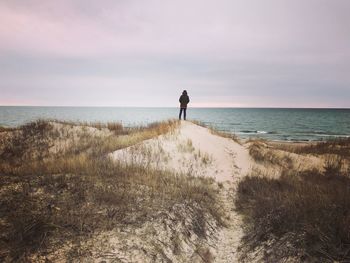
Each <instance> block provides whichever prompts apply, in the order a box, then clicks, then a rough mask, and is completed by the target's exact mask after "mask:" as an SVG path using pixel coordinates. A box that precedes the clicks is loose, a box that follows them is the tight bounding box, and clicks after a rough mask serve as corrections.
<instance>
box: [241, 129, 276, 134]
mask: <svg viewBox="0 0 350 263" xmlns="http://www.w3.org/2000/svg"><path fill="white" fill-rule="evenodd" d="M239 133H241V134H277V132H274V131H255V130H242V131H239Z"/></svg>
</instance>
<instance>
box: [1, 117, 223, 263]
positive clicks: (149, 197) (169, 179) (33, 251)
mask: <svg viewBox="0 0 350 263" xmlns="http://www.w3.org/2000/svg"><path fill="white" fill-rule="evenodd" d="M57 123H59V124H60V125H61V126H60V125H57ZM178 124H179V123H178V122H177V121H166V122H159V123H154V124H151V125H149V126H147V127H136V128H123V127H122V126H121V125H120V124H118V123H116V124H98V125H96V124H93V125H91V126H90V125H89V124H84V125H82V124H81V123H66V122H53V121H42V120H39V121H36V122H32V123H29V124H26V125H23V126H21V127H20V128H19V129H18V130H16V131H15V132H14V133H13V134H12V136H11V137H10V138H7V140H6V141H1V142H2V145H1V148H0V159H1V162H0V174H1V177H0V180H1V182H0V185H1V187H0V207H1V209H0V232H1V233H2V234H1V236H0V248H1V249H0V259H1V260H5V261H6V260H7V261H31V260H33V257H34V255H46V254H50V253H52V252H53V251H55V250H57V248H61V247H63V246H67V244H69V246H68V247H69V249H68V252H69V253H66V255H69V256H70V260H77V259H79V258H80V257H81V256H84V255H86V253H89V250H88V249H87V248H85V249H84V247H82V245H81V243H82V241H83V240H86V239H88V238H92V237H93V236H94V234H96V233H100V232H103V231H109V230H113V229H115V228H123V227H125V226H129V227H130V226H132V227H135V228H137V227H140V226H141V225H143V224H144V223H145V222H151V221H153V220H155V219H156V218H157V217H160V216H164V215H167V214H168V213H169V211H171V210H172V209H174V207H176V205H178V204H181V205H183V206H185V209H186V211H187V212H186V213H177V214H176V218H175V219H174V220H177V221H178V222H181V221H183V220H185V218H186V217H188V215H189V214H193V215H194V217H193V218H192V224H191V225H190V227H189V229H188V231H192V232H193V233H195V234H196V235H197V236H198V237H201V238H203V239H205V237H206V235H207V225H206V222H205V220H206V215H208V216H209V217H211V218H213V219H214V220H215V221H216V222H217V223H218V224H221V223H222V210H221V208H220V206H219V203H218V198H217V187H216V184H215V183H214V182H213V180H212V179H205V178H196V177H192V176H185V175H176V176H175V175H174V174H172V173H171V172H166V171H156V170H153V169H150V168H145V167H140V166H137V165H119V164H118V163H115V162H113V161H112V160H111V159H110V158H109V157H108V153H110V152H111V151H114V150H117V149H120V148H124V147H127V146H130V145H135V144H137V143H139V142H142V141H143V140H147V139H150V138H154V137H156V136H158V135H160V134H165V133H171V132H174V130H175V129H176V127H177V126H178ZM72 126H74V127H78V128H77V129H76V130H74V129H72ZM84 127H87V128H88V129H84ZM91 128H92V129H91ZM97 130H99V131H103V132H102V133H99V132H98V131H97ZM57 149H58V150H57ZM189 211H195V212H194V213H190V212H189ZM174 242H175V243H176V239H174ZM174 245H176V244H174ZM169 246H172V244H169ZM66 252H67V251H66Z"/></svg>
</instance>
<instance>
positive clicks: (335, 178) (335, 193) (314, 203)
mask: <svg viewBox="0 0 350 263" xmlns="http://www.w3.org/2000/svg"><path fill="white" fill-rule="evenodd" d="M324 171H325V172H323V173H321V172H319V171H304V172H297V171H293V170H285V171H284V172H282V174H281V176H280V178H278V179H272V178H268V177H266V176H260V175H252V176H249V177H246V178H244V179H243V180H242V181H241V182H240V184H239V186H238V192H237V198H236V200H235V204H236V207H237V209H238V211H239V212H241V213H242V214H243V215H244V216H245V222H246V228H245V237H244V243H243V246H242V249H243V251H244V252H246V253H247V252H250V251H254V250H256V249H259V248H261V247H263V246H264V247H265V249H266V251H267V252H266V253H265V259H264V260H265V261H267V262H285V261H286V260H288V259H291V258H296V259H297V260H298V261H303V262H349V261H350V171H345V172H341V171H342V169H341V162H339V161H337V160H329V161H328V162H326V167H325V169H324ZM242 260H244V258H242ZM246 260H247V259H246ZM248 261H249V260H248Z"/></svg>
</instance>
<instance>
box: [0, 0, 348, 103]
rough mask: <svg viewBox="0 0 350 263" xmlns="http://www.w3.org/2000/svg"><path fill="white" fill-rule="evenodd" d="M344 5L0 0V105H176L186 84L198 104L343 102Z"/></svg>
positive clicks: (315, 0)
mask: <svg viewBox="0 0 350 263" xmlns="http://www.w3.org/2000/svg"><path fill="white" fill-rule="evenodd" d="M349 8H350V2H349V1H347V0H334V1H328V0H308V1H304V0H265V1H260V0H248V1H247V0H235V1H232V0H220V1H213V0H202V1H199V0H190V1H188V0H187V1H185V0H179V1H164V0H163V1H161V0H149V1H140V0H121V1H112V0H110V1H87V0H84V1H83V0H76V1H68V0H61V1H39V0H29V1H25V2H23V1H18V0H4V1H2V2H1V3H0V17H1V21H2V23H0V39H1V41H0V77H1V79H2V82H1V83H0V90H1V93H2V98H0V104H6V103H7V102H6V101H16V98H18V101H19V102H21V103H23V101H25V99H26V98H27V99H28V103H29V104H31V103H33V101H36V103H37V104H45V105H67V104H69V105H72V104H74V105H115V106H118V105H133V106H137V105H139V106H150V105H155V106H166V105H174V106H175V105H177V104H176V103H177V95H178V93H179V92H180V91H181V90H182V89H183V88H184V87H185V88H187V89H188V90H190V91H191V94H193V96H194V100H193V102H194V104H195V105H209V106H210V105H226V106H227V105H232V106H235V105H246V106H304V107H305V106H308V105H310V106H314V105H316V106H317V105H320V106H321V105H328V106H333V107H345V106H346V107H350V104H349V103H350V102H349V101H350V100H349V98H350V94H349V91H348V90H349V84H350V77H349V74H348V73H347V72H348V69H349V68H350V27H349V26H348V25H349V24H350V17H349V16H348V14H347V10H349ZM87 86H88V87H89V88H88V94H87V93H86V87H87ZM112 87H113V88H112ZM101 90H102V91H103V92H100V91H101ZM26 91H28V92H26ZM4 94H7V97H3V96H4ZM23 94H26V95H25V96H23ZM51 94H57V96H54V97H52V96H51ZM60 94H62V95H60ZM64 94H71V95H70V96H69V99H66V98H65V96H64ZM135 94H136V95H135ZM150 94H152V95H150ZM133 95H134V96H133ZM111 97H112V98H113V97H114V98H119V97H122V98H123V100H120V99H115V100H112V99H111ZM174 97H175V99H174ZM237 97H239V98H240V99H239V100H240V101H241V102H240V103H237V101H236V99H237ZM33 98H36V100H34V99H33ZM94 98H96V100H94ZM97 98H98V99H97ZM259 98H260V99H259ZM346 98H347V99H346ZM315 100H316V101H315ZM24 103H25V102H24Z"/></svg>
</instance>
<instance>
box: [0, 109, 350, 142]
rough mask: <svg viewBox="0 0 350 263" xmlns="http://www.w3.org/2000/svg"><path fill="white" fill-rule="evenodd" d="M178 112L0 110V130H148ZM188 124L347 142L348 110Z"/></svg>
mask: <svg viewBox="0 0 350 263" xmlns="http://www.w3.org/2000/svg"><path fill="white" fill-rule="evenodd" d="M177 116H178V109H177V108H121V107H120V108H119V107H17V106H0V126H5V127H6V126H7V127H15V126H18V125H22V124H25V123H27V122H30V121H33V120H37V119H58V120H68V121H81V122H96V121H98V122H112V121H117V122H121V123H122V124H123V125H124V126H136V125H146V124H149V123H152V122H156V121H162V120H166V119H169V118H177ZM187 119H189V120H196V121H200V122H202V123H204V124H205V125H208V126H212V127H214V128H216V129H219V130H222V131H226V132H230V133H234V134H236V135H238V136H239V137H241V138H250V137H260V138H265V139H268V140H276V141H315V140H316V141H319V140H327V139H330V138H336V137H350V109H283V108H189V109H188V110H187Z"/></svg>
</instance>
